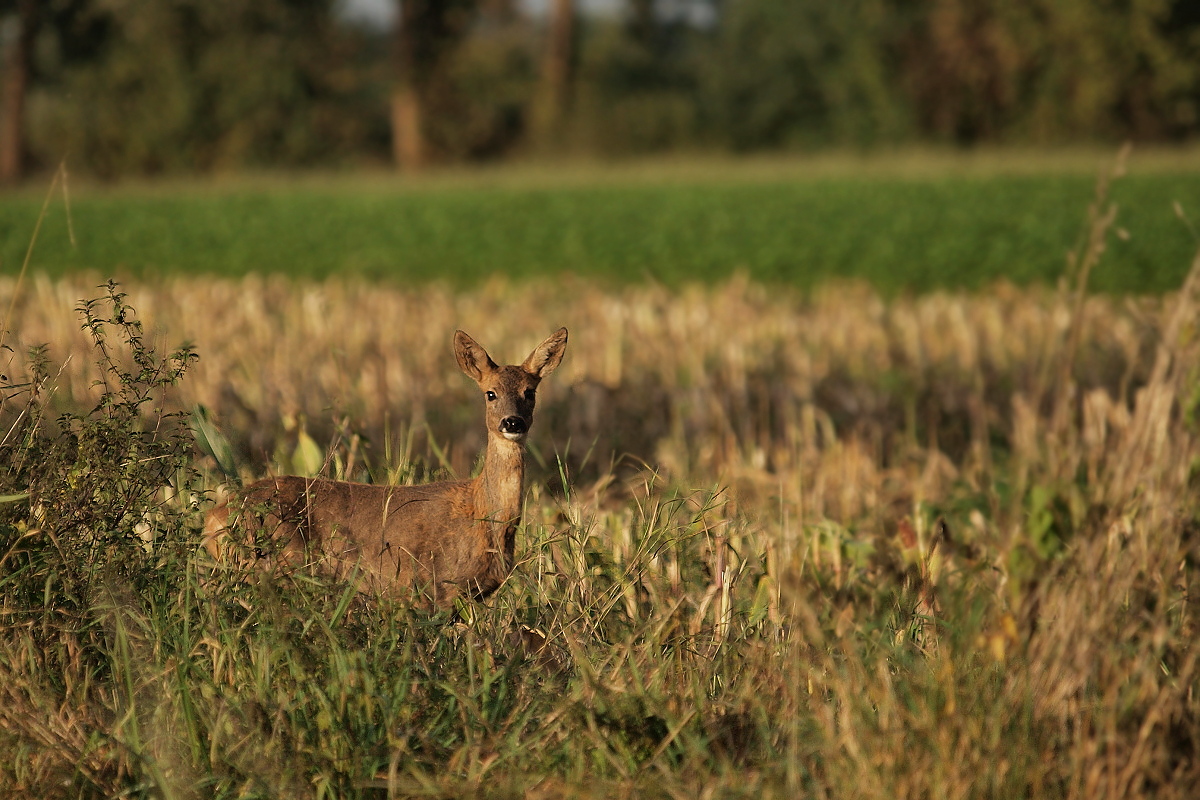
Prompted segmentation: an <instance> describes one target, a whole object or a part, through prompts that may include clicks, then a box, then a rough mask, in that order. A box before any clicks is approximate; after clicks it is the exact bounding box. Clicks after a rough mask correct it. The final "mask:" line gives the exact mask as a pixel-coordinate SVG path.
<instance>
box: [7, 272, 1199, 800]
mask: <svg viewBox="0 0 1200 800" xmlns="http://www.w3.org/2000/svg"><path fill="white" fill-rule="evenodd" d="M128 288H129V291H130V296H129V300H130V302H131V303H133V304H134V305H135V307H136V308H138V309H139V312H140V314H141V316H142V317H143V318H144V319H145V320H146V321H147V324H148V326H149V328H150V329H152V330H159V331H161V333H160V338H161V339H162V340H163V341H164V342H174V341H177V340H178V339H181V338H184V337H189V338H192V339H193V340H194V343H195V345H196V347H197V350H198V351H199V352H200V354H201V361H200V362H199V363H198V364H197V365H196V366H195V368H194V369H193V371H192V372H190V373H189V375H188V376H187V378H186V379H185V381H184V382H183V384H182V385H181V386H180V387H179V389H178V390H177V391H176V393H175V394H174V398H175V402H176V403H178V404H179V405H180V407H182V408H188V407H190V406H191V405H192V404H193V403H196V402H202V403H204V404H205V405H206V406H208V408H209V411H210V414H211V419H212V420H214V422H215V423H216V424H217V425H218V426H219V427H220V428H221V429H222V430H223V431H224V433H225V434H226V435H227V436H228V437H229V438H230V439H232V440H233V441H234V444H235V451H236V453H237V459H238V463H239V465H240V469H241V470H242V471H243V473H244V474H245V475H247V476H249V475H252V474H253V475H257V474H261V473H262V472H263V471H264V470H269V469H271V468H272V467H271V464H272V462H273V461H279V459H280V458H283V457H284V456H287V455H288V453H289V452H291V450H292V449H293V448H295V447H296V443H297V441H298V439H297V437H298V436H299V435H300V432H301V431H302V430H303V431H305V435H307V436H311V437H312V438H313V439H314V440H315V441H317V442H318V443H320V446H322V447H328V448H329V452H330V454H331V458H330V459H329V462H328V463H329V467H328V469H329V470H330V471H331V472H333V473H334V474H338V475H348V476H349V477H355V478H362V479H375V480H388V479H391V478H393V477H394V476H397V475H409V476H411V475H414V474H415V475H416V476H417V477H420V476H421V475H423V474H428V473H434V472H437V471H438V470H440V469H443V468H444V467H445V466H449V467H452V468H453V469H454V470H455V471H457V472H459V474H466V473H469V472H470V470H471V467H472V463H473V461H474V458H475V455H476V454H477V452H478V451H479V449H480V448H481V447H482V440H483V436H482V431H481V430H480V428H479V425H480V410H479V409H478V408H477V407H476V404H477V402H478V401H477V398H475V397H474V395H473V393H472V392H471V391H469V389H468V387H466V386H464V385H463V384H464V383H466V381H465V380H464V379H462V378H461V376H459V374H458V372H457V370H456V369H454V365H453V360H452V355H451V353H450V349H449V336H450V334H451V333H452V331H453V329H454V328H455V327H462V328H464V329H466V330H468V331H469V332H471V334H472V335H473V336H476V337H478V339H479V340H480V341H481V342H486V343H487V346H488V348H489V351H490V352H493V353H495V354H497V356H498V357H500V358H506V357H508V355H509V354H510V353H518V354H519V353H521V352H525V351H527V350H528V349H529V347H530V346H531V345H532V344H533V343H536V342H537V341H540V339H541V338H543V337H544V335H545V333H546V332H547V331H549V330H552V329H553V328H554V327H555V326H557V325H559V324H563V323H566V324H568V325H569V326H570V327H571V330H572V340H571V349H570V351H569V353H568V356H567V359H566V361H564V364H563V366H562V368H561V370H560V372H559V373H558V374H556V376H555V380H554V381H552V382H548V383H547V384H546V385H545V386H544V387H543V389H542V392H541V393H540V397H539V410H538V415H537V421H536V423H535V426H534V431H533V440H534V443H533V447H534V449H535V453H534V455H535V462H538V463H540V465H541V466H540V467H537V468H535V469H533V470H532V473H533V481H532V483H533V485H532V486H531V488H530V492H529V497H528V503H527V509H526V516H525V519H526V524H525V526H524V528H523V530H522V535H521V537H520V538H519V541H518V562H519V563H518V565H517V568H516V569H515V571H514V573H513V575H512V576H511V577H510V579H509V581H508V582H507V583H506V584H505V585H504V586H503V587H502V588H501V589H500V590H499V591H498V592H497V594H496V595H495V596H494V597H493V598H492V599H491V600H490V601H489V602H488V603H487V604H484V605H478V606H475V607H474V608H473V609H472V610H471V611H470V613H469V614H467V615H466V617H465V618H464V620H463V621H462V622H459V623H457V624H451V621H450V620H448V619H445V618H440V617H432V618H431V617H429V616H427V615H425V614H423V613H421V612H417V611H411V610H407V609H405V608H403V607H402V606H398V605H395V604H392V603H390V602H387V601H376V600H372V599H370V598H358V597H355V596H353V594H352V593H350V592H348V590H347V589H346V587H345V586H339V585H337V584H332V585H331V584H329V583H327V582H325V581H324V580H322V579H321V578H320V577H319V576H308V575H305V574H295V575H293V576H291V577H288V578H286V579H284V580H276V581H274V582H262V581H253V580H251V581H246V580H245V576H240V575H237V574H230V573H227V572H225V571H222V570H217V571H216V572H215V573H214V571H213V566H212V565H211V564H210V563H209V562H208V561H207V557H206V556H204V555H203V554H199V553H196V554H191V553H192V551H191V550H189V549H188V547H183V548H175V549H162V550H150V551H147V552H148V553H149V554H151V555H152V557H155V558H158V559H159V561H158V562H157V563H158V566H157V568H156V569H155V570H153V571H151V572H150V573H147V574H148V575H150V576H153V577H152V578H140V579H139V580H141V581H143V582H142V583H140V584H135V585H132V586H131V585H128V584H122V583H120V582H116V583H112V582H107V583H101V584H100V586H101V587H102V592H101V594H102V596H104V597H107V598H109V599H108V600H107V601H105V602H104V603H101V604H99V605H98V606H96V607H93V608H91V609H89V610H86V611H85V612H79V613H82V614H83V617H82V618H81V622H86V624H82V625H81V626H79V627H75V628H72V627H71V625H69V624H67V623H70V622H71V620H72V619H73V618H72V617H70V616H69V615H68V616H56V614H57V613H58V612H56V611H55V610H54V609H53V608H46V609H39V608H34V609H19V608H17V607H15V606H12V605H11V604H10V605H9V606H8V607H6V612H5V613H6V614H9V615H10V616H9V617H8V619H10V620H12V621H13V624H9V625H8V627H7V628H6V630H5V633H4V638H3V643H2V646H0V677H2V678H3V680H0V685H2V686H3V687H4V692H5V694H4V697H5V703H4V705H3V710H2V711H0V719H3V726H0V740H2V741H3V746H4V749H5V752H8V753H11V754H13V756H12V758H11V759H10V760H9V761H8V766H6V767H5V768H4V771H3V772H0V785H3V786H5V787H7V788H8V789H9V790H12V791H22V790H31V789H32V790H33V791H35V792H36V793H38V794H39V795H41V796H67V795H70V796H76V795H77V794H81V793H82V794H85V795H90V794H114V793H118V792H122V791H123V792H129V793H133V794H151V793H157V794H161V795H178V796H187V795H192V794H199V795H201V796H209V795H212V796H235V795H236V796H264V797H266V796H280V797H282V796H288V797H294V796H308V795H316V796H321V795H324V796H339V797H341V796H360V795H361V796H368V795H370V796H412V795H433V796H457V797H467V796H471V797H474V796H480V795H483V796H496V797H508V796H522V795H523V796H533V797H574V796H594V797H607V796H621V795H626V794H631V793H632V794H636V795H639V796H702V795H704V794H705V793H706V792H711V793H712V795H713V796H754V797H780V798H782V797H794V796H797V795H805V794H815V795H831V796H858V797H881V798H882V797H888V798H892V797H926V796H930V795H947V796H948V795H953V796H963V797H989V796H1018V795H1035V796H1039V797H1072V796H1088V797H1104V796H1111V797H1170V796H1181V797H1182V796H1186V794H1187V792H1188V791H1189V790H1188V789H1187V788H1186V787H1190V786H1193V785H1195V781H1196V780H1197V778H1198V777H1200V776H1197V774H1196V771H1195V770H1196V768H1195V765H1196V763H1198V762H1197V761H1196V760H1195V759H1194V758H1192V754H1193V752H1194V748H1195V746H1196V744H1195V743H1196V742H1198V741H1200V724H1198V722H1197V720H1198V719H1200V718H1198V717H1197V712H1198V711H1200V709H1198V708H1197V707H1196V699H1195V689H1196V688H1197V682H1198V678H1197V674H1196V658H1197V656H1198V655H1200V650H1198V649H1197V644H1196V642H1197V639H1196V637H1195V635H1194V632H1195V629H1194V624H1195V623H1194V600H1193V599H1192V598H1194V597H1195V589H1193V588H1192V587H1193V585H1194V583H1195V576H1194V564H1193V561H1194V558H1195V552H1196V548H1197V546H1198V544H1197V530H1198V527H1197V522H1196V520H1197V506H1196V502H1195V497H1196V494H1195V474H1196V469H1197V467H1196V465H1197V464H1200V433H1198V431H1197V428H1196V426H1195V423H1194V421H1193V420H1194V413H1195V407H1196V397H1197V394H1196V387H1197V385H1200V376H1198V372H1197V367H1198V364H1200V362H1198V360H1197V352H1196V348H1195V339H1194V336H1193V335H1192V332H1193V328H1194V322H1195V319H1196V303H1197V297H1196V291H1197V287H1196V286H1194V285H1191V286H1189V287H1188V288H1187V290H1186V292H1185V293H1184V294H1182V295H1180V294H1173V295H1170V296H1168V297H1165V298H1149V299H1138V300H1114V299H1108V298H1104V297H1097V296H1093V297H1090V298H1087V299H1086V300H1085V302H1083V304H1082V305H1081V306H1079V307H1078V308H1077V307H1076V305H1075V302H1074V299H1073V298H1072V296H1071V295H1070V294H1069V293H1059V292H1055V291H1050V290H1044V289H1043V290H1021V289H1016V288H1013V287H1004V286H1000V287H994V288H993V290H992V291H990V292H988V293H986V294H965V293H935V294H931V295H927V296H922V297H917V298H907V299H903V298H902V299H893V300H884V299H882V298H881V297H880V296H879V295H877V294H876V293H874V292H873V291H871V290H869V289H866V288H864V287H856V286H841V287H828V288H826V289H824V290H822V291H819V292H817V293H815V294H813V295H811V296H804V295H801V294H799V293H792V292H787V291H777V290H767V289H765V288H764V287H762V286H761V285H757V284H754V283H748V282H745V281H734V282H731V283H725V284H721V285H717V286H714V287H698V286H693V287H689V288H687V289H686V290H684V291H682V292H677V291H672V290H668V289H665V288H662V287H640V288H630V289H626V290H622V291H612V290H609V289H605V288H603V287H602V286H599V285H595V284H590V283H587V282H582V281H572V282H560V283H556V284H553V285H541V284H526V283H513V282H499V281H498V282H493V283H492V284H490V285H488V286H487V287H484V288H480V289H476V290H473V291H451V290H450V289H448V288H445V287H437V286H432V287H419V288H411V289H407V290H399V289H386V288H381V287H379V286H377V285H370V284H365V283H364V284H358V283H354V282H345V281H332V282H327V283H322V284H311V283H291V282H286V281H282V280H272V281H261V280H248V281H213V280H188V279H182V278H174V279H170V280H166V281H163V282H155V283H146V284H137V285H132V286H130V287H128ZM0 294H2V293H0ZM91 294H94V290H91V289H90V288H89V285H88V284H87V282H86V281H75V282H68V281H51V280H48V279H44V278H43V279H37V280H34V281H32V283H31V284H30V285H29V287H28V289H27V294H26V295H25V296H24V297H23V298H21V300H20V302H19V304H18V313H19V318H18V320H17V323H16V324H15V325H14V331H19V333H20V339H21V340H22V341H25V342H34V341H50V342H53V343H55V344H54V345H53V346H52V350H51V353H50V355H51V357H52V358H53V359H54V361H55V362H56V363H60V364H65V366H64V367H63V368H62V369H61V370H56V371H54V372H53V373H52V378H51V380H50V381H49V383H48V384H47V386H46V389H47V392H49V390H50V389H53V392H54V394H53V398H54V399H53V400H52V401H51V402H52V403H57V404H61V405H62V406H67V405H72V406H83V407H87V406H89V405H90V404H91V403H92V402H94V401H92V400H89V398H94V397H96V396H97V395H96V391H97V389H96V388H95V387H93V386H91V382H92V373H91V371H90V369H89V367H88V365H89V363H90V362H91V361H93V360H94V359H93V357H92V356H91V355H90V353H89V349H88V348H87V347H86V346H85V343H84V342H82V341H81V340H80V339H79V338H78V334H77V333H76V331H77V329H78V321H77V319H75V318H74V316H73V314H72V313H71V311H70V309H71V307H72V306H73V305H74V298H77V297H82V296H88V295H91ZM3 299H4V298H3V297H0V300H3ZM514 310H516V312H517V313H514ZM1072 331H1078V334H1077V339H1076V338H1075V337H1073V335H1072ZM1072 341H1077V342H1078V344H1077V346H1076V347H1075V349H1074V350H1073V351H1072V349H1071V344H1070V343H1071V342H1072ZM4 371H5V372H6V373H7V374H10V375H15V374H19V373H20V371H21V369H20V366H19V359H15V358H14V361H13V362H11V363H10V364H9V366H8V367H6V368H5V370H4ZM47 397H49V395H47ZM285 423H286V424H285ZM356 436H357V438H356ZM434 445H436V448H435V447H434ZM439 452H440V453H441V456H439V455H438V453H439ZM194 463H195V465H196V466H197V467H198V468H199V469H200V470H201V472H202V476H201V478H200V481H199V483H200V485H201V486H207V487H210V488H211V487H213V486H215V485H216V484H217V483H218V482H219V481H221V480H222V477H221V475H220V473H219V472H218V471H217V470H216V466H215V463H214V462H212V461H211V460H207V459H204V458H200V457H197V459H196V461H195V462H194ZM283 466H284V467H291V468H294V467H295V463H291V464H287V465H283ZM564 475H565V478H566V480H565V482H564V480H563V479H562V476H564ZM192 497H193V496H192V495H190V494H187V493H173V494H171V495H170V496H169V497H166V498H165V500H164V502H165V503H166V505H165V506H163V514H164V516H163V517H162V521H161V522H160V523H157V524H159V525H161V526H162V527H161V528H160V533H161V536H162V539H161V541H163V542H164V543H165V542H168V541H172V542H176V543H180V544H184V545H186V544H187V543H188V542H192V543H193V544H194V542H195V537H196V530H197V528H198V526H199V514H200V513H201V511H202V510H203V508H204V505H203V504H201V505H200V506H196V505H193V503H192ZM8 509H9V511H10V512H11V511H12V510H13V509H14V506H11V505H10V506H8ZM41 514H42V516H40V517H38V516H36V515H35V516H34V517H33V518H32V519H28V518H25V519H26V521H25V522H21V520H22V519H23V518H22V517H21V516H20V514H18V515H17V516H16V517H12V516H10V517H7V518H6V519H7V520H8V522H6V523H5V524H6V525H12V524H16V525H17V526H18V529H20V530H26V531H27V530H29V529H30V527H31V526H34V525H40V526H47V527H44V529H45V530H46V531H47V532H49V531H52V530H53V527H52V526H53V524H54V523H53V519H54V517H53V515H52V514H51V515H49V516H48V515H47V513H46V512H45V511H42V512H41ZM939 519H943V520H945V522H946V523H947V526H948V527H947V530H948V531H949V540H948V541H945V540H940V536H939V530H940V527H939V522H938V520H939ZM20 525H25V526H26V527H25V528H20ZM6 530H9V531H11V530H14V529H11V528H6ZM6 535H8V534H6ZM23 541H24V542H25V544H26V546H28V544H29V540H28V539H26V540H23ZM935 541H937V542H938V544H937V546H936V547H935V544H934V543H935ZM35 543H36V541H35ZM163 547H164V548H165V544H164V545H163ZM22 552H24V551H22ZM8 580H16V578H15V577H9V578H8ZM105 587H106V588H105ZM31 615H32V618H33V619H52V620H57V622H56V623H55V624H56V625H60V624H61V627H55V628H53V630H56V631H59V633H58V634H57V635H56V637H52V638H51V639H49V640H47V639H46V638H45V637H44V635H35V630H36V628H27V627H23V626H22V625H18V624H15V623H16V621H17V620H28V619H30V618H31ZM42 624H45V623H42ZM515 624H521V625H526V626H529V627H532V628H534V629H537V630H540V631H542V632H543V633H545V634H546V635H547V636H548V638H549V640H550V642H551V653H550V654H549V656H548V658H547V659H546V660H544V661H543V662H539V663H535V662H531V661H526V660H524V658H523V656H522V655H521V649H520V648H519V647H516V646H515V644H514V643H513V641H512V639H511V632H512V631H513V630H514V628H513V626H514V625H515Z"/></svg>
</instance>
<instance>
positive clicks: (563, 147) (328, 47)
mask: <svg viewBox="0 0 1200 800" xmlns="http://www.w3.org/2000/svg"><path fill="white" fill-rule="evenodd" d="M414 2H415V0H414ZM438 6H439V8H441V9H443V10H444V11H445V13H438V14H430V15H418V17H417V19H418V21H419V20H427V21H428V24H422V25H417V29H416V30H414V31H412V34H413V35H412V36H411V37H408V38H406V39H405V38H404V37H402V36H400V35H399V34H398V33H397V32H396V31H394V30H382V29H372V28H369V27H365V28H364V27H354V26H352V25H350V24H348V23H347V22H345V21H344V20H341V19H340V18H339V17H338V15H337V13H336V10H335V9H336V8H337V7H338V4H337V3H335V2H334V0H221V1H220V2H205V0H176V1H175V2H161V0H127V1H126V2H120V3H115V2H102V1H101V0H52V1H50V2H45V3H41V4H40V5H39V12H38V18H37V20H36V26H37V30H38V34H37V41H36V47H34V48H33V50H34V53H33V56H32V62H33V63H32V64H30V75H31V84H30V93H29V98H28V102H27V106H28V110H29V113H28V115H27V117H28V120H27V125H26V128H27V130H26V131H25V138H26V140H27V142H28V149H29V150H30V151H31V152H32V155H33V156H35V157H36V159H37V160H39V161H40V162H41V164H42V165H43V166H47V165H53V164H57V163H58V162H59V161H60V160H61V159H62V158H63V156H64V155H69V157H70V158H71V161H72V167H73V168H75V169H77V170H78V171H80V172H86V173H89V174H97V175H102V176H108V177H116V176H121V175H135V174H158V173H165V172H170V173H180V172H208V171H229V170H234V169H244V168H247V167H250V168H257V167H262V166H272V167H295V166H313V165H344V164H347V163H355V164H362V163H378V162H380V161H383V160H386V159H387V158H388V157H389V155H390V154H391V148H390V146H389V145H390V139H391V131H390V124H391V121H392V118H391V115H390V111H389V109H390V104H391V100H392V95H393V92H394V91H395V89H396V87H397V86H398V85H399V84H400V83H402V82H403V80H404V78H403V76H402V75H401V74H400V73H402V72H404V69H405V68H402V67H401V65H402V64H409V66H408V67H407V69H409V70H410V71H412V72H414V73H416V77H418V78H420V80H421V82H422V86H423V89H422V95H423V98H424V101H425V105H426V107H425V116H426V119H425V121H424V123H423V124H424V126H425V128H426V133H427V135H428V138H429V146H430V149H431V152H432V154H433V155H434V157H435V158H436V159H437V160H440V161H443V162H446V161H459V160H467V159H478V158H495V157H499V156H507V155H510V154H513V153H529V152H531V151H536V152H548V153H554V152H564V151H565V152H586V153H598V154H623V153H638V152H660V151H665V150H678V149H696V148H714V147H715V148H722V149H726V148H728V149H733V150H735V151H753V150H773V149H789V148H790V149H797V148H812V147H823V146H828V145H836V146H842V147H845V146H852V147H856V146H876V145H893V144H897V143H908V142H914V141H921V142H929V141H933V142H938V143H956V144H964V145H975V144H988V143H993V144H994V143H1010V144H1012V143H1018V144H1045V143H1065V142H1080V141H1083V142H1102V143H1115V142H1118V141H1121V140H1123V139H1127V138H1128V139H1134V140H1137V141H1187V140H1189V139H1192V138H1194V137H1195V136H1196V132H1197V125H1198V124H1200V66H1198V65H1197V62H1196V59H1195V58H1194V54H1195V52H1196V50H1197V47H1200V17H1198V16H1197V14H1196V12H1195V11H1194V2H1193V0H1129V1H1128V2H1120V3H1117V2H1094V1H1093V0H1057V1H1056V2H1042V0H1017V1H1016V2H1013V0H940V2H936V3H921V2H913V0H850V1H849V2H841V3H830V2H823V1H822V0H786V1H784V0H721V1H718V0H709V1H707V2H706V1H705V0H693V1H692V2H676V3H671V4H667V3H651V2H644V1H642V0H634V1H633V2H630V3H629V4H628V7H627V10H628V12H629V13H627V14H625V15H616V16H605V15H598V16H595V17H589V16H587V15H583V16H582V17H581V20H580V23H579V25H578V26H577V29H578V31H579V34H578V36H577V37H576V41H575V47H576V50H577V52H576V55H575V56H574V61H575V63H577V65H578V69H576V70H575V73H574V77H573V79H572V81H571V85H570V87H568V89H569V91H568V92H567V93H568V95H569V96H570V97H571V98H573V100H572V101H570V102H568V104H567V105H568V107H567V108H566V112H565V113H566V119H565V120H563V123H564V124H563V125H562V126H561V129H560V130H556V133H555V135H554V136H553V137H547V136H541V137H540V138H539V137H538V136H537V132H536V125H530V124H529V123H530V117H531V115H532V114H533V107H534V106H535V104H536V103H537V100H538V84H539V81H540V77H539V71H540V70H541V69H542V64H543V61H544V59H543V49H544V45H545V42H544V30H543V25H544V19H542V18H540V17H536V16H532V15H527V14H522V13H520V12H519V11H518V10H515V7H514V5H513V4H512V3H511V2H489V3H480V2H475V0H455V2H454V3H439V4H438ZM13 7H14V4H13V3H12V2H6V3H0V19H4V18H7V19H8V21H9V22H12V21H13V20H12V17H11V15H12V13H13V12H12V9H13ZM398 7H399V6H398ZM689 8H694V9H700V10H701V12H702V13H699V14H698V15H695V16H689V15H688V14H687V13H686V12H687V9H689ZM705 9H707V11H706V12H705ZM401 39H404V41H405V42H407V43H408V45H407V46H409V47H410V48H411V49H412V50H413V55H412V59H411V63H410V62H409V61H406V60H405V59H402V58H400V57H399V56H398V52H399V50H400V45H399V44H398V42H399V41H400V40H401Z"/></svg>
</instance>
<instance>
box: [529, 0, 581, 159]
mask: <svg viewBox="0 0 1200 800" xmlns="http://www.w3.org/2000/svg"><path fill="white" fill-rule="evenodd" d="M574 66H575V7H574V0H551V4H550V10H549V17H548V19H547V30H546V52H545V56H544V58H543V60H542V77H541V88H540V91H539V99H538V106H539V107H538V108H537V109H536V112H535V116H536V119H535V123H534V125H535V129H536V132H537V134H538V136H539V137H541V138H542V139H543V140H544V139H548V138H551V137H553V136H555V135H556V134H558V133H560V132H561V130H562V126H563V120H564V119H565V117H566V114H567V109H568V108H569V106H570V103H571V78H572V74H573V72H574Z"/></svg>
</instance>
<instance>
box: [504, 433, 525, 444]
mask: <svg viewBox="0 0 1200 800" xmlns="http://www.w3.org/2000/svg"><path fill="white" fill-rule="evenodd" d="M501 435H502V436H504V438H505V439H508V440H509V441H510V442H523V441H525V434H523V433H504V434H501Z"/></svg>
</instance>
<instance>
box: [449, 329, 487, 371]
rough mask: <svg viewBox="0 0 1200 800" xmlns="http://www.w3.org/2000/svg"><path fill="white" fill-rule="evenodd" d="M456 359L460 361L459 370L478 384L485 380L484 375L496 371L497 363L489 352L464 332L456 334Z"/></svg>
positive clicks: (456, 332)
mask: <svg viewBox="0 0 1200 800" xmlns="http://www.w3.org/2000/svg"><path fill="white" fill-rule="evenodd" d="M454 357H455V358H457V359H458V366H459V369H461V370H462V371H463V372H465V373H467V377H469V378H471V379H472V380H474V381H476V382H479V381H481V380H483V376H484V373H487V372H491V371H492V370H494V369H496V362H495V361H492V357H491V356H489V355H488V354H487V350H484V349H483V348H482V347H481V346H480V345H479V343H478V342H476V341H475V340H474V339H472V338H471V337H470V336H467V335H466V334H465V333H463V332H462V331H455V332H454Z"/></svg>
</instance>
